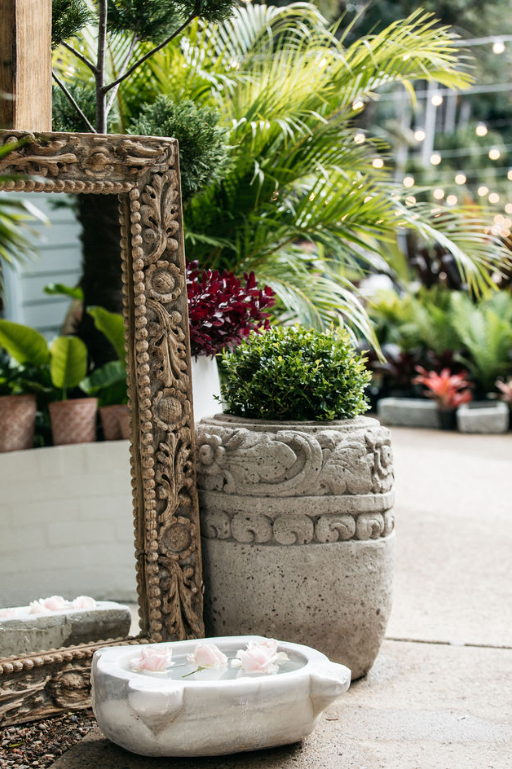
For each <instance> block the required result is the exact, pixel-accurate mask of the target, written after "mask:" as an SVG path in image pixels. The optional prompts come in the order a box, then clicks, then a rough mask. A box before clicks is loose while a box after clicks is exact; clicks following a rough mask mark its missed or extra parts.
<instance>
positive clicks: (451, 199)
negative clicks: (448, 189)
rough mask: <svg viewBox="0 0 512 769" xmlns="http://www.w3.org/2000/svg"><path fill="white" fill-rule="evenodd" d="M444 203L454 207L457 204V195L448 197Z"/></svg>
mask: <svg viewBox="0 0 512 769" xmlns="http://www.w3.org/2000/svg"><path fill="white" fill-rule="evenodd" d="M446 202H447V203H448V205H449V206H454V205H455V204H456V203H457V195H448V197H447V198H446Z"/></svg>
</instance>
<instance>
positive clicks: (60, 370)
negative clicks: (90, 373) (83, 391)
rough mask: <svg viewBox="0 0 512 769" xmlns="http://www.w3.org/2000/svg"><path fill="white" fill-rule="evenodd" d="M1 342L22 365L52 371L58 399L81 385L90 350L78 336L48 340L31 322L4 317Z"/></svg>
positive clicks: (50, 374)
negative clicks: (21, 321) (25, 322)
mask: <svg viewBox="0 0 512 769" xmlns="http://www.w3.org/2000/svg"><path fill="white" fill-rule="evenodd" d="M0 345H1V346H2V347H3V348H4V349H5V350H6V351H7V352H8V353H9V355H10V356H11V357H12V358H14V360H15V361H17V362H18V363H19V364H20V365H21V366H23V367H34V368H36V369H41V370H42V371H43V372H49V379H50V382H51V386H52V388H53V391H54V393H53V394H54V397H55V398H56V399H58V400H66V399H67V396H68V391H69V390H71V389H73V388H75V387H77V385H78V384H79V383H80V382H81V381H82V379H83V378H84V376H85V374H86V371H87V350H86V347H85V345H84V343H83V342H82V341H81V340H80V339H78V338H77V337H73V336H59V337H57V338H56V339H55V340H54V341H53V342H52V343H51V344H48V342H47V341H46V339H45V338H44V336H42V335H41V334H40V333H39V332H38V331H36V330H35V329H33V328H30V326H24V325H22V324H20V323H13V322H11V321H7V320H0Z"/></svg>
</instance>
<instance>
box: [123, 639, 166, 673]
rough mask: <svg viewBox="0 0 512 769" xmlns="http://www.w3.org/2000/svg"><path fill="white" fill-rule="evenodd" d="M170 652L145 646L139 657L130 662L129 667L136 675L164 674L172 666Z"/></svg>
mask: <svg viewBox="0 0 512 769" xmlns="http://www.w3.org/2000/svg"><path fill="white" fill-rule="evenodd" d="M171 657H172V650H171V649H163V648H161V647H160V648H155V647H154V646H146V647H145V648H143V649H141V653H140V657H136V658H135V659H132V660H130V667H131V668H132V669H133V670H136V671H137V672H138V673H166V672H167V671H168V670H169V668H171V667H172V666H173V665H174V662H172V660H171Z"/></svg>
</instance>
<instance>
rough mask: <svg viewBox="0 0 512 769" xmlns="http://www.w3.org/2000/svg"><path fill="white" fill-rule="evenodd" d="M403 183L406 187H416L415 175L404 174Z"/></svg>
mask: <svg viewBox="0 0 512 769" xmlns="http://www.w3.org/2000/svg"><path fill="white" fill-rule="evenodd" d="M402 184H403V185H404V187H414V176H404V180H403V182H402Z"/></svg>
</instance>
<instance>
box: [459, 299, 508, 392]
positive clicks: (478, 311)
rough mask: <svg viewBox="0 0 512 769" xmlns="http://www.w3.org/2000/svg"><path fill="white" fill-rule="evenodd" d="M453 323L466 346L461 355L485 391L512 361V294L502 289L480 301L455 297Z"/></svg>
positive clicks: (464, 363) (461, 358)
mask: <svg viewBox="0 0 512 769" xmlns="http://www.w3.org/2000/svg"><path fill="white" fill-rule="evenodd" d="M452 323H453V327H454V329H455V331H456V332H457V334H458V335H459V338H460V340H461V342H462V345H463V347H464V352H463V353H462V354H460V355H459V356H458V359H459V360H460V361H461V363H463V365H464V366H466V367H467V368H468V370H469V371H470V372H471V375H472V377H473V379H474V380H475V382H476V383H477V384H478V386H479V389H480V390H481V391H482V393H484V394H485V393H489V392H492V391H493V390H494V385H495V382H496V380H497V379H498V378H499V377H501V376H503V374H506V373H507V372H508V371H509V369H510V367H511V365H512V358H511V354H512V297H511V296H510V295H509V294H507V293H506V292H500V293H499V294H496V296H495V297H493V298H491V299H489V300H487V301H484V302H481V303H480V304H478V305H476V304H473V303H472V302H471V300H470V299H469V298H468V297H467V296H465V295H464V294H455V295H454V296H453V297H452Z"/></svg>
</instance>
